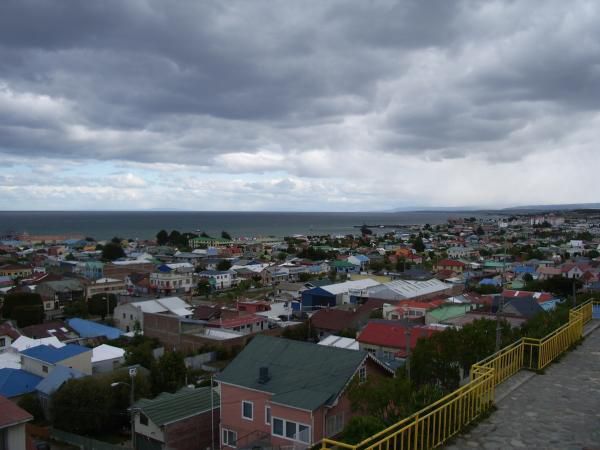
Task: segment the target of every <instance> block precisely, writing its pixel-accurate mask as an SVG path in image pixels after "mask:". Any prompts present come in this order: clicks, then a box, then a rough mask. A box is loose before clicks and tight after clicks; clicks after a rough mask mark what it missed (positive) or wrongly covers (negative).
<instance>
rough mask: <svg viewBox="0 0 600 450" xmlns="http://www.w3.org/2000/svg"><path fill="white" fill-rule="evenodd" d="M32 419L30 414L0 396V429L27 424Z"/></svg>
mask: <svg viewBox="0 0 600 450" xmlns="http://www.w3.org/2000/svg"><path fill="white" fill-rule="evenodd" d="M32 419H33V416H32V415H31V414H29V413H28V412H27V411H25V410H24V409H21V408H19V407H18V406H17V405H16V404H14V403H13V402H11V401H10V400H9V399H7V398H6V397H2V396H1V395H0V428H6V427H9V426H11V425H18V424H21V423H24V422H29V421H30V420H32Z"/></svg>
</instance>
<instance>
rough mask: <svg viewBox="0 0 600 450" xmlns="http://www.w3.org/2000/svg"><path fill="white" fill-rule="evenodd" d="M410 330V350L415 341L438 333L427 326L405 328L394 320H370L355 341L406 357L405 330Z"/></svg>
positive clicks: (413, 346) (404, 325) (405, 326)
mask: <svg viewBox="0 0 600 450" xmlns="http://www.w3.org/2000/svg"><path fill="white" fill-rule="evenodd" d="M407 329H410V348H411V349H414V348H415V346H416V345H417V341H418V340H419V339H421V338H428V337H430V336H431V335H432V334H434V333H436V332H438V331H440V330H439V329H436V328H430V327H427V326H423V327H419V326H413V327H410V326H407V325H406V324H405V323H402V322H398V321H394V320H372V321H370V322H369V323H368V324H367V326H366V327H365V328H364V329H363V330H362V332H361V333H360V334H359V336H358V338H357V340H358V342H360V343H363V344H371V345H378V346H381V347H391V348H396V349H398V352H397V355H398V356H406V337H407V336H406V330H407Z"/></svg>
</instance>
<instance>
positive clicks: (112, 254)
mask: <svg viewBox="0 0 600 450" xmlns="http://www.w3.org/2000/svg"><path fill="white" fill-rule="evenodd" d="M124 256H125V252H124V251H123V247H121V244H117V243H115V242H112V241H111V242H109V243H107V244H106V245H105V246H104V247H103V248H102V259H103V260H105V261H114V260H115V259H119V258H123V257H124Z"/></svg>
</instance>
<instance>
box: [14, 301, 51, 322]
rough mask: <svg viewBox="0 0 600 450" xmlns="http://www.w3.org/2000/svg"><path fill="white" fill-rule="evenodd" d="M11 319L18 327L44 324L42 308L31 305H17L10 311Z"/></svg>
mask: <svg viewBox="0 0 600 450" xmlns="http://www.w3.org/2000/svg"><path fill="white" fill-rule="evenodd" d="M12 319H14V320H15V321H16V322H17V326H19V327H27V326H29V325H37V324H39V323H43V322H44V308H43V307H40V306H33V305H23V306H22V305H19V306H16V307H15V308H14V309H13V311H12Z"/></svg>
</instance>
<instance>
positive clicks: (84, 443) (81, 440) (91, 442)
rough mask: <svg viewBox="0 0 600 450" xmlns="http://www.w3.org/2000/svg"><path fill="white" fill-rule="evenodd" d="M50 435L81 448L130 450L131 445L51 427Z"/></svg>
mask: <svg viewBox="0 0 600 450" xmlns="http://www.w3.org/2000/svg"><path fill="white" fill-rule="evenodd" d="M50 437H51V438H52V439H54V440H56V441H59V442H64V443H66V444H71V445H74V446H75V447H79V448H80V449H81V450H131V447H124V446H121V445H114V444H109V443H108V442H102V441H97V440H96V439H92V438H90V437H87V436H80V435H78V434H73V433H68V432H66V431H62V430H57V429H56V428H53V429H52V430H51V431H50Z"/></svg>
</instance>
